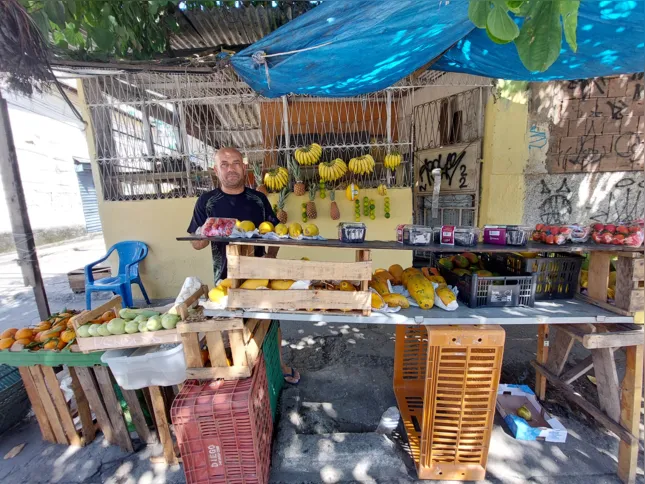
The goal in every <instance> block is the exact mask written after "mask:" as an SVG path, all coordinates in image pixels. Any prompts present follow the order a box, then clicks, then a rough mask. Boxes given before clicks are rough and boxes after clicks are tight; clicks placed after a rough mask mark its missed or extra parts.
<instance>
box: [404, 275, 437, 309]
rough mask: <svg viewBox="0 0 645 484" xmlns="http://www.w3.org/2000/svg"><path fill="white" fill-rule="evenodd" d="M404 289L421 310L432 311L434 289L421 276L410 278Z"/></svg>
mask: <svg viewBox="0 0 645 484" xmlns="http://www.w3.org/2000/svg"><path fill="white" fill-rule="evenodd" d="M406 287H407V289H408V291H410V295H411V296H412V297H413V298H414V300H415V301H416V302H417V304H418V305H419V307H420V308H421V309H432V306H434V287H432V284H431V283H430V281H429V280H428V279H426V278H425V276H424V275H423V274H414V275H412V276H410V278H409V279H408V281H407V286H406Z"/></svg>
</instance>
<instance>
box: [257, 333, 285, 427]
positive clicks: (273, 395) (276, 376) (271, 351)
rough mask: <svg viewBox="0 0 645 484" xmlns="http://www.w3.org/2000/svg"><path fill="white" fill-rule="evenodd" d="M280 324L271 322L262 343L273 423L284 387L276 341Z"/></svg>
mask: <svg viewBox="0 0 645 484" xmlns="http://www.w3.org/2000/svg"><path fill="white" fill-rule="evenodd" d="M279 328H280V323H279V322H278V321H272V322H271V326H270V327H269V331H267V334H266V336H265V338H264V343H262V353H263V354H264V362H265V363H266V368H267V382H268V385H269V401H270V402H271V415H272V417H273V420H274V421H275V416H276V412H277V410H278V400H279V398H280V392H281V391H282V386H283V385H284V376H283V375H282V366H281V365H280V341H278V329H279Z"/></svg>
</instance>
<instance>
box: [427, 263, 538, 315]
mask: <svg viewBox="0 0 645 484" xmlns="http://www.w3.org/2000/svg"><path fill="white" fill-rule="evenodd" d="M482 255H484V254H482ZM486 255H487V254H486ZM441 256H443V257H446V256H448V254H441ZM484 260H485V261H486V262H485V264H486V265H487V267H490V259H489V258H488V257H484ZM431 262H432V265H433V266H434V267H436V268H438V269H439V272H440V273H441V275H442V276H443V278H444V279H445V280H446V282H447V283H448V284H449V285H451V286H455V287H457V288H458V289H459V294H458V296H457V297H458V299H459V300H460V301H461V302H463V303H465V304H466V305H467V306H468V307H471V308H481V307H517V306H528V307H533V306H534V305H535V285H536V280H537V278H536V275H535V274H529V275H515V274H510V275H500V276H491V277H485V276H478V275H477V274H470V275H468V274H466V275H463V276H460V275H458V274H455V273H454V272H452V271H450V270H448V269H446V268H445V267H443V266H441V265H439V264H438V262H439V257H433V258H431ZM493 265H494V266H495V267H492V268H493V269H495V272H500V273H501V272H506V271H505V270H503V269H502V268H501V267H497V265H496V264H495V263H494V261H493ZM500 269H501V270H500Z"/></svg>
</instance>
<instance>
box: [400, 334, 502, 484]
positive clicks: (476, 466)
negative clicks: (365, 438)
mask: <svg viewBox="0 0 645 484" xmlns="http://www.w3.org/2000/svg"><path fill="white" fill-rule="evenodd" d="M504 339H505V336H504V330H503V329H502V328H501V327H500V326H492V325H491V326H477V325H474V326H425V327H424V326H407V327H406V326H397V329H396V343H395V356H394V393H395V396H396V399H397V403H398V404H399V408H400V409H401V415H402V418H403V423H404V427H405V429H406V432H407V434H408V440H409V442H410V452H411V456H412V458H413V459H414V462H415V464H416V467H417V472H418V476H419V479H433V480H461V481H464V480H468V481H470V480H473V481H477V480H482V479H484V477H485V474H486V461H487V458H488V448H489V445H490V436H491V432H492V428H493V419H494V416H495V403H496V401H497V387H498V384H499V377H500V372H501V367H502V356H503V351H504Z"/></svg>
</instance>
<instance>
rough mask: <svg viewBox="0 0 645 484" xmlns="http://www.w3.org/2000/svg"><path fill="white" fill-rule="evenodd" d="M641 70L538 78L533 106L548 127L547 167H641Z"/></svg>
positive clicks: (644, 122) (644, 116) (644, 119)
mask: <svg viewBox="0 0 645 484" xmlns="http://www.w3.org/2000/svg"><path fill="white" fill-rule="evenodd" d="M644 86H645V83H644V80H643V73H638V74H632V75H623V76H619V77H613V78H606V77H605V78H603V77H600V78H595V79H588V80H581V81H566V82H553V83H549V84H536V85H535V86H534V89H533V105H532V109H533V110H535V111H537V112H538V113H539V112H540V111H541V110H543V109H544V108H545V107H546V109H547V110H548V117H549V118H550V120H551V121H552V123H553V125H552V126H551V127H550V137H549V148H548V152H547V156H546V170H547V172H548V173H580V172H583V173H585V172H597V171H598V172H610V171H636V170H643V167H644V160H645V110H644V97H645V87H644Z"/></svg>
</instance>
